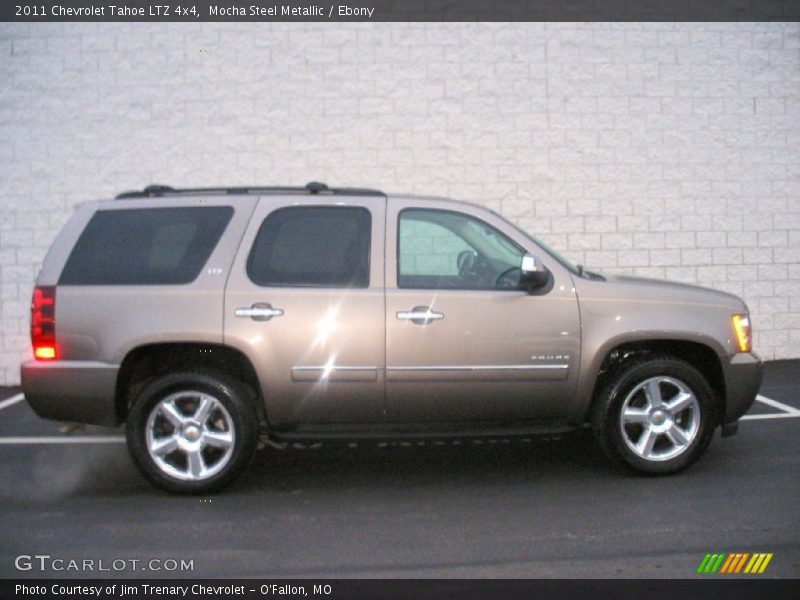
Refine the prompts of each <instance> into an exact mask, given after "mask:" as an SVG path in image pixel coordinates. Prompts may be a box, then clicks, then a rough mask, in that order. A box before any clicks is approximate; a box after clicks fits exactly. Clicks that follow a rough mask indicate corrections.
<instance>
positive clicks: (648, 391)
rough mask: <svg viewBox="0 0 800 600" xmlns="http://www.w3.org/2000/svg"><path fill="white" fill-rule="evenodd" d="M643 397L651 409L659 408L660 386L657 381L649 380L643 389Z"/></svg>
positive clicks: (660, 402)
mask: <svg viewBox="0 0 800 600" xmlns="http://www.w3.org/2000/svg"><path fill="white" fill-rule="evenodd" d="M644 395H645V396H646V397H647V402H648V404H649V405H650V406H651V407H653V408H658V407H659V406H661V404H662V401H661V386H660V385H659V381H658V379H651V380H650V381H648V382H647V385H646V386H645V388H644Z"/></svg>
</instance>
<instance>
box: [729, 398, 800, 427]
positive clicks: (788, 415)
mask: <svg viewBox="0 0 800 600" xmlns="http://www.w3.org/2000/svg"><path fill="white" fill-rule="evenodd" d="M756 400H758V401H759V402H761V403H762V404H766V405H767V406H771V407H772V408H777V409H778V410H780V411H782V412H779V413H768V414H766V415H745V416H743V417H742V418H741V419H740V420H742V421H754V420H756V419H792V418H797V417H800V410H798V409H796V408H795V407H793V406H789V405H788V404H784V403H783V402H778V401H777V400H773V399H772V398H767V397H766V396H762V395H761V394H759V395H758V396H756Z"/></svg>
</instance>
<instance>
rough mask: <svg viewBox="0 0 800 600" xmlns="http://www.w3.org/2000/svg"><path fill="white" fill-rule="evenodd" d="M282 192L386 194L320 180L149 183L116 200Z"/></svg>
mask: <svg viewBox="0 0 800 600" xmlns="http://www.w3.org/2000/svg"><path fill="white" fill-rule="evenodd" d="M280 193H295V194H297V193H306V194H332V195H347V196H385V195H386V194H384V193H383V192H381V191H380V190H371V189H365V188H329V187H328V186H327V185H325V184H324V183H321V182H319V181H311V182H309V183H307V184H306V185H305V186H303V187H291V186H237V187H209V188H173V187H170V186H168V185H160V184H153V185H148V186H147V187H146V188H144V189H143V190H141V191H136V190H134V191H130V192H122V193H121V194H117V196H116V198H115V199H116V200H133V199H136V198H160V197H162V196H179V195H187V196H188V195H195V194H198V195H255V194H280Z"/></svg>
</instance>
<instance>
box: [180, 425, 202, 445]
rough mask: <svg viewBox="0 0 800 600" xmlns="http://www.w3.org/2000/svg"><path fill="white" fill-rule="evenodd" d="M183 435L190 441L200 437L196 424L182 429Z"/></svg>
mask: <svg viewBox="0 0 800 600" xmlns="http://www.w3.org/2000/svg"><path fill="white" fill-rule="evenodd" d="M183 437H185V438H186V439H187V440H189V441H190V442H196V441H197V440H198V439H199V438H200V429H199V428H198V427H197V425H189V426H188V427H186V428H185V429H184V430H183Z"/></svg>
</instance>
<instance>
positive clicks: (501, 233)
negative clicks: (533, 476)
mask: <svg viewBox="0 0 800 600" xmlns="http://www.w3.org/2000/svg"><path fill="white" fill-rule="evenodd" d="M459 208H460V207H459ZM386 244H387V246H386V247H387V261H386V282H387V289H386V344H387V350H386V379H387V382H386V410H387V419H388V421H389V422H392V423H421V424H424V423H428V424H430V423H437V422H438V423H448V422H451V423H461V424H463V423H464V422H466V421H473V422H475V423H476V426H478V423H479V422H503V423H506V424H509V423H510V422H516V423H519V422H520V421H525V420H534V419H536V420H542V419H545V420H546V419H558V418H559V417H560V416H562V415H563V414H564V413H565V412H566V409H567V403H568V402H569V398H570V397H571V395H572V392H573V390H574V387H575V383H576V379H577V370H578V360H579V358H580V357H579V350H580V320H579V315H578V303H577V298H576V296H575V291H574V289H573V286H572V280H571V277H570V275H569V273H568V271H567V270H566V269H564V268H563V267H562V266H561V265H560V264H558V263H557V262H556V261H555V260H554V259H552V258H551V257H549V255H546V253H544V252H543V251H542V250H541V249H540V248H538V247H536V246H535V244H533V242H531V241H530V240H528V239H527V238H525V237H524V236H522V235H521V234H520V233H519V232H517V231H516V230H514V228H513V227H511V226H509V224H508V223H505V222H504V221H503V220H502V219H500V218H498V217H497V216H496V215H493V214H492V213H491V212H489V211H485V210H482V209H480V208H478V207H470V206H468V205H464V207H463V210H453V205H452V204H445V203H441V205H439V204H438V203H437V202H433V201H426V202H425V203H424V204H421V203H419V202H418V201H415V200H414V199H413V198H409V199H402V198H390V199H389V203H388V207H387V241H386ZM526 252H530V253H533V254H536V256H537V257H538V258H540V259H541V261H542V262H543V263H544V265H545V266H546V267H547V268H548V269H549V270H550V271H551V273H552V278H551V281H550V283H549V284H548V285H547V286H546V287H545V288H543V289H541V290H539V291H538V292H535V293H534V294H529V293H527V292H526V291H522V290H521V289H520V286H519V277H520V270H519V267H520V264H521V260H522V256H523V255H524V254H525V253H526Z"/></svg>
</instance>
